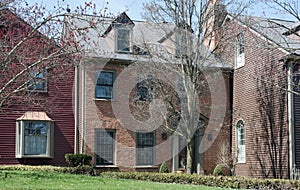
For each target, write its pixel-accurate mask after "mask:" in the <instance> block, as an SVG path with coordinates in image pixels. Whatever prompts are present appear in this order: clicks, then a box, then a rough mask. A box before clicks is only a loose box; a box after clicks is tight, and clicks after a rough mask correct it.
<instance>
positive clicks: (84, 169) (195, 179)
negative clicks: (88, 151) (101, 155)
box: [0, 165, 300, 189]
mask: <svg viewBox="0 0 300 190" xmlns="http://www.w3.org/2000/svg"><path fill="white" fill-rule="evenodd" d="M1 170H22V171H44V172H60V173H71V174H88V175H94V174H95V172H94V169H93V168H92V167H91V166H79V167H57V166H28V165H0V173H1ZM100 176H101V177H108V178H117V179H135V180H147V181H153V182H164V183H180V184H193V185H205V186H214V187H221V188H235V189H300V181H299V180H284V179H256V178H249V177H241V176H235V177H232V176H212V175H196V174H193V175H190V174H177V173H155V172H102V173H100Z"/></svg>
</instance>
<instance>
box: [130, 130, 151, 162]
mask: <svg viewBox="0 0 300 190" xmlns="http://www.w3.org/2000/svg"><path fill="white" fill-rule="evenodd" d="M140 133H149V134H150V133H151V134H152V135H153V145H152V147H151V146H149V147H148V146H146V148H149V149H152V150H151V151H152V161H151V163H146V164H144V163H139V162H138V156H139V153H140V152H139V151H140V149H143V148H145V147H140V146H139V145H138V134H140ZM135 142H136V166H153V165H154V164H155V160H156V159H155V158H156V148H155V147H156V134H155V132H136V134H135Z"/></svg>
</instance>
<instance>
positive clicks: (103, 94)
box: [95, 71, 115, 99]
mask: <svg viewBox="0 0 300 190" xmlns="http://www.w3.org/2000/svg"><path fill="white" fill-rule="evenodd" d="M114 80H115V77H114V72H113V71H101V72H100V73H99V74H98V75H97V82H96V89H95V97H96V98H101V99H113V94H114V92H113V91H114V89H113V84H114Z"/></svg>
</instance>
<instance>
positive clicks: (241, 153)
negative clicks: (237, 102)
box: [236, 120, 246, 163]
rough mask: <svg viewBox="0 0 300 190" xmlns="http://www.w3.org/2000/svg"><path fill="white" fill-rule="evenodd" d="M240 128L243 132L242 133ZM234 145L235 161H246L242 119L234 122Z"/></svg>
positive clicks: (244, 130)
mask: <svg viewBox="0 0 300 190" xmlns="http://www.w3.org/2000/svg"><path fill="white" fill-rule="evenodd" d="M242 129H243V133H244V134H242ZM242 137H243V138H244V139H242ZM236 145H237V147H236V148H237V162H238V163H246V128H245V123H244V121H243V120H238V122H237V124H236Z"/></svg>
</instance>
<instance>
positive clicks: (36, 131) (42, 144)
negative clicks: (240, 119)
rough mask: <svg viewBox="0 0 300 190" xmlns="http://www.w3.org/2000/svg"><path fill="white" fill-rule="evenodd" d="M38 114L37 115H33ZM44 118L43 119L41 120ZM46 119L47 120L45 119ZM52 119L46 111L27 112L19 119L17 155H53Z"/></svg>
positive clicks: (20, 156)
mask: <svg viewBox="0 0 300 190" xmlns="http://www.w3.org/2000/svg"><path fill="white" fill-rule="evenodd" d="M32 116H36V117H32ZM28 119H30V120H28ZM40 119H43V120H40ZM44 119H46V120H44ZM52 139H53V125H52V120H51V119H50V118H49V117H48V116H47V115H46V113H44V112H26V113H25V114H24V115H23V116H22V117H21V118H19V119H17V128H16V157H17V158H23V157H52V156H53V155H52V152H53V150H52V148H53V145H52V143H53V140H52Z"/></svg>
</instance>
